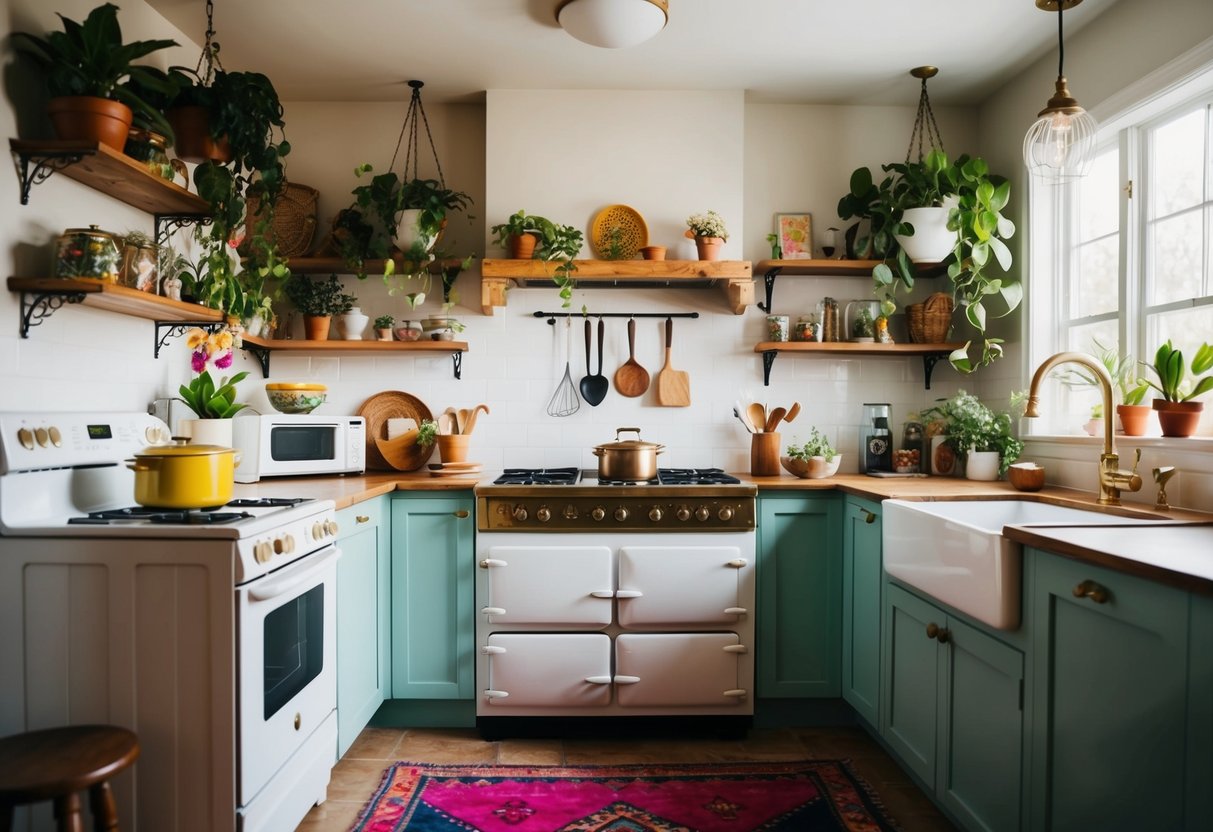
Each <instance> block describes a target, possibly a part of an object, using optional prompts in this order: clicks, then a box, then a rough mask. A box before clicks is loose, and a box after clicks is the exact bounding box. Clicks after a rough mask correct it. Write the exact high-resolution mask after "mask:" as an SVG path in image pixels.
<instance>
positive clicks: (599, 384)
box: [580, 318, 611, 407]
mask: <svg viewBox="0 0 1213 832" xmlns="http://www.w3.org/2000/svg"><path fill="white" fill-rule="evenodd" d="M605 335H606V324H604V323H603V322H602V318H599V319H598V374H597V375H590V341H591V340H592V339H591V335H590V319H589V318H586V319H585V377H584V378H582V379H581V385H580V386H581V398H583V399H585V401H586V404H589V405H592V406H594V407H597V406H598V405H600V404H602V400H603V399H605V398H606V394H607V391H608V390H610V389H611V382H610V381H608V380H607V377H606V376H604V375H603V374H602V341H603V338H604V336H605Z"/></svg>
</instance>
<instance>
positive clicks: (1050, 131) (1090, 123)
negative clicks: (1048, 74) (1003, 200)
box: [1023, 0, 1098, 185]
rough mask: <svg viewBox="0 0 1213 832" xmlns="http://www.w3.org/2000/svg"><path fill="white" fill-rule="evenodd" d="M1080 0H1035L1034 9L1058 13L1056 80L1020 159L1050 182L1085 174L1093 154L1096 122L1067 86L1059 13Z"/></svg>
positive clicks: (1034, 173)
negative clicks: (1054, 89) (1053, 89)
mask: <svg viewBox="0 0 1213 832" xmlns="http://www.w3.org/2000/svg"><path fill="white" fill-rule="evenodd" d="M1081 2H1082V0H1036V6H1037V8H1040V9H1044V10H1045V11H1049V12H1051V11H1056V12H1057V83H1056V92H1055V93H1054V95H1053V97H1052V98H1050V99H1049V103H1048V104H1047V105H1046V106H1045V108H1044V109H1043V110H1041V111H1040V112H1039V113H1038V114H1037V119H1036V122H1035V123H1034V124H1033V125H1032V126H1031V127H1029V128H1028V134H1027V135H1026V136H1025V137H1024V140H1023V161H1024V164H1026V165H1027V166H1028V172H1029V173H1030V174H1031V175H1033V176H1035V177H1038V178H1039V179H1041V180H1043V181H1044V182H1046V183H1048V184H1051V185H1060V184H1062V183H1065V182H1068V181H1070V180H1072V179H1078V178H1079V177H1082V176H1086V175H1087V171H1088V170H1089V169H1090V167H1091V159H1092V158H1093V157H1094V155H1095V133H1096V131H1097V130H1098V125H1097V124H1096V123H1095V119H1094V118H1093V117H1092V116H1091V114H1090V113H1088V112H1087V111H1086V110H1084V109H1083V108H1082V107H1081V106H1080V105H1079V103H1078V102H1077V101H1076V100H1075V99H1074V98H1073V97H1072V96H1071V95H1070V90H1069V88H1068V87H1067V86H1066V75H1065V72H1064V69H1063V68H1064V66H1065V56H1066V52H1065V43H1064V41H1063V40H1062V27H1061V13H1062V11H1064V10H1065V9H1070V8H1073V7H1074V6H1077V5H1078V4H1079V3H1081Z"/></svg>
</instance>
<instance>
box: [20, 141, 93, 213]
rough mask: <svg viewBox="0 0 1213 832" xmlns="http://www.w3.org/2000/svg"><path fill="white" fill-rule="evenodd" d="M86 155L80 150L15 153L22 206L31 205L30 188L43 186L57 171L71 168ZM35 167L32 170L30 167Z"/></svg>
mask: <svg viewBox="0 0 1213 832" xmlns="http://www.w3.org/2000/svg"><path fill="white" fill-rule="evenodd" d="M86 155H88V154H85V153H81V152H80V151H78V150H64V151H59V152H54V151H49V152H43V153H18V152H17V151H15V150H14V151H13V162H14V163H15V164H16V166H17V178H18V179H19V180H21V204H22V205H29V192H30V188H32V187H33V186H34V185H41V184H42V183H43V182H45V181H46V180H47V179H49V178H50V177H51V174H53V173H55V171H60V170H63V169H64V168H66V167H70V166H72V165H74V164H76V163H77V162H79V161H80V160H81V159H83V158H84V157H85V156H86ZM31 164H32V165H33V167H32V168H31V167H30V165H31Z"/></svg>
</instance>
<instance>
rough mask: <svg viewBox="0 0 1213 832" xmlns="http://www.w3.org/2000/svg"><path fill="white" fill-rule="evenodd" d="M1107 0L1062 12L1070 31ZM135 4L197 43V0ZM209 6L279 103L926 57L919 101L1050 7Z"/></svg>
mask: <svg viewBox="0 0 1213 832" xmlns="http://www.w3.org/2000/svg"><path fill="white" fill-rule="evenodd" d="M1114 2H1116V0H1088V2H1086V3H1084V4H1082V5H1080V6H1078V7H1077V8H1075V9H1073V10H1071V11H1068V12H1066V13H1065V30H1066V35H1067V37H1068V36H1069V35H1071V34H1073V33H1074V32H1077V31H1079V30H1080V29H1081V28H1082V27H1083V26H1084V25H1085V24H1086V23H1088V22H1089V21H1090V20H1092V19H1093V18H1094V17H1095V16H1097V15H1098V14H1100V13H1102V12H1103V11H1105V10H1106V9H1107V8H1108V7H1110V6H1111V5H1112V4H1113V3H1114ZM148 3H149V4H150V5H151V6H152V7H153V8H155V9H157V10H158V11H159V12H160V13H161V14H163V15H164V17H165V18H167V19H168V20H169V21H171V22H172V23H173V24H174V25H176V26H177V27H178V28H180V29H181V30H182V31H183V32H185V33H186V34H187V35H188V36H189V37H191V38H193V39H194V40H195V41H196V42H197V43H199V44H201V43H202V41H203V35H204V32H205V29H206V25H205V24H206V15H205V6H206V3H205V2H204V0H148ZM214 3H215V31H216V36H215V39H216V40H217V41H218V42H219V43H220V44H221V46H222V52H221V58H222V61H223V65H224V67H225V68H226V69H229V70H235V69H243V70H254V71H258V72H263V73H265V74H266V75H268V76H269V77H270V79H271V80H272V81H273V82H274V86H275V87H276V88H277V90H278V94H279V96H280V97H281V98H282V99H284V100H287V101H292V100H296V101H297V100H312V101H323V100H350V101H352V100H359V101H392V100H404V99H407V97H408V92H409V91H408V88H407V87H406V86H405V85H404V82H405V81H406V80H408V79H410V78H416V79H419V80H422V81H424V82H425V83H426V87H425V92H424V96H425V100H426V101H432V102H443V101H449V102H457V101H462V102H472V101H479V100H481V99H482V93H483V91H484V90H486V89H665V90H679V89H708V90H725V89H744V90H746V91H747V94H748V96H749V97H750V98H752V99H757V100H764V101H782V102H798V103H822V104H825V103H850V104H906V105H913V104H914V103H915V102H916V101H917V93H918V88H917V84H918V82H917V81H916V80H915V79H913V78H911V77H910V76H909V75H908V74H907V73H908V71H909V69H910V68H911V67H914V66H918V65H920V64H934V65H936V66H938V67H939V68H940V73H939V75H938V77H936V78H935V79H933V80H932V81H931V82H930V87H929V88H930V93H931V100H932V101H933V102H935V103H938V104H953V105H972V104H976V103H979V102H980V101H981V100H982V99H984V98H985V97H986V96H988V95H989V94H990V93H992V92H994V91H995V90H997V89H998V88H999V87H1000V86H1001V85H1002V84H1003V82H1005V81H1006V79H1007V78H1009V77H1011V76H1012V75H1014V74H1015V73H1016V72H1018V71H1020V70H1022V69H1023V68H1024V67H1026V66H1027V65H1028V64H1030V63H1031V62H1032V61H1034V60H1036V59H1038V58H1040V57H1042V56H1044V55H1050V54H1051V55H1056V50H1057V17H1056V15H1055V14H1052V13H1048V12H1044V11H1041V10H1039V9H1037V8H1036V6H1035V3H1034V0H832V2H830V1H828V0H669V4H670V22H669V25H667V26H666V28H665V30H664V31H662V32H661V33H660V34H658V35H657V36H656V37H655V38H653V39H652V40H650V41H648V42H646V43H643V44H641V45H639V46H635V47H632V48H630V49H619V50H611V49H599V48H596V47H592V46H587V45H586V44H583V43H581V42H580V41H577V40H574V39H573V38H572V37H571V36H569V35H567V34H565V33H564V31H563V30H561V29H560V27H559V26H558V25H557V23H556V19H555V8H556V4H557V0H214ZM1046 92H1047V90H1046ZM1042 95H1043V93H1042Z"/></svg>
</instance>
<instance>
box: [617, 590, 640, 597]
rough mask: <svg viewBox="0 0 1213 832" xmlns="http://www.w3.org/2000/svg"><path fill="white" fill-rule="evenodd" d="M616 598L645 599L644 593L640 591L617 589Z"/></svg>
mask: <svg viewBox="0 0 1213 832" xmlns="http://www.w3.org/2000/svg"><path fill="white" fill-rule="evenodd" d="M615 597H616V598H643V597H644V593H643V592H641V591H640V590H639V589H617V590H615Z"/></svg>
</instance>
